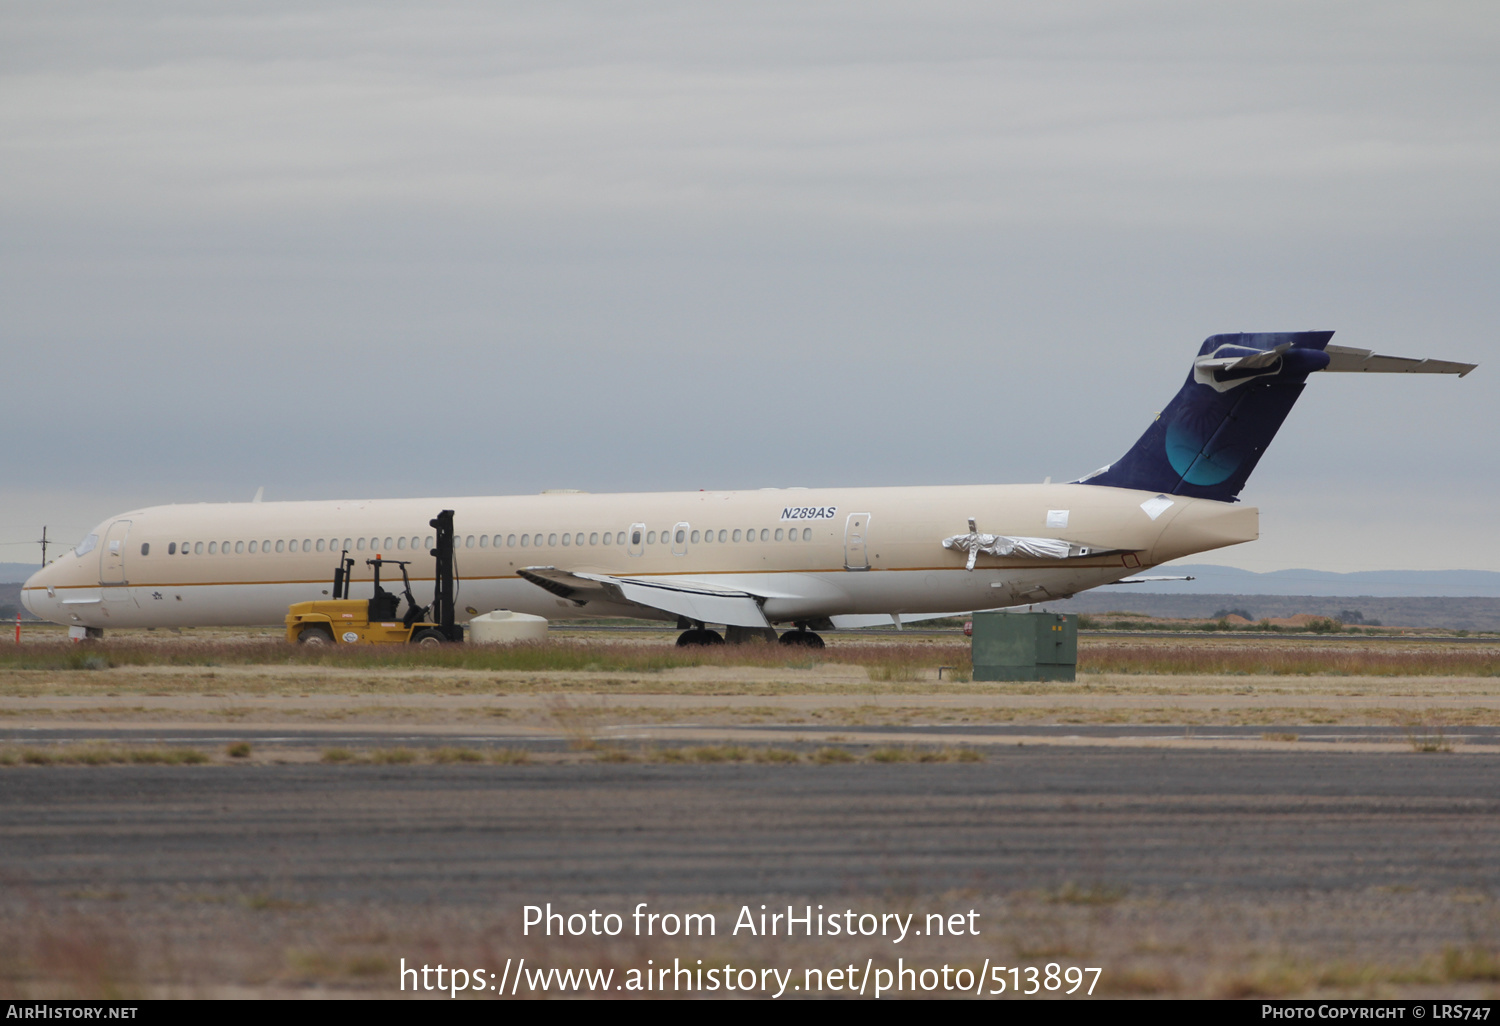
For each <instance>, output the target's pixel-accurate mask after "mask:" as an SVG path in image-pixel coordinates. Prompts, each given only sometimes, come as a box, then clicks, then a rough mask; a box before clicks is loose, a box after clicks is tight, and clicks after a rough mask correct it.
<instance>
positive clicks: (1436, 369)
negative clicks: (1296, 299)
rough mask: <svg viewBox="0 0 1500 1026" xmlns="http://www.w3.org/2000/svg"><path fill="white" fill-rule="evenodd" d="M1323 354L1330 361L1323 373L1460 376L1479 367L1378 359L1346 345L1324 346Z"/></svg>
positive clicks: (1407, 358)
mask: <svg viewBox="0 0 1500 1026" xmlns="http://www.w3.org/2000/svg"><path fill="white" fill-rule="evenodd" d="M1323 352H1325V353H1327V354H1328V355H1329V356H1330V357H1332V359H1331V360H1329V363H1328V366H1327V367H1324V368H1323V369H1324V370H1327V371H1362V372H1364V373H1366V374H1457V375H1458V376H1459V377H1463V376H1464V375H1465V374H1467V373H1469V371H1471V370H1473V369H1474V368H1475V367H1477V366H1479V365H1478V364H1477V363H1455V362H1454V361H1452V360H1418V359H1414V358H1412V357H1409V356H1381V355H1380V354H1379V353H1375V352H1372V351H1371V350H1369V349H1354V348H1352V347H1350V346H1328V347H1326V348H1325V349H1324V350H1323Z"/></svg>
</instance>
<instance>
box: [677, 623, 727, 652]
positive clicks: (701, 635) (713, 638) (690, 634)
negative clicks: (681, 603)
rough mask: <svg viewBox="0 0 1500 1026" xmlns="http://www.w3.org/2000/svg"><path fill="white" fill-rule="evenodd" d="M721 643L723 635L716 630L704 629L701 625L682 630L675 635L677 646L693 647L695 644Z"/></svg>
mask: <svg viewBox="0 0 1500 1026" xmlns="http://www.w3.org/2000/svg"><path fill="white" fill-rule="evenodd" d="M722 644H724V635H722V634H720V633H719V632H718V631H710V630H705V629H703V628H701V627H700V628H695V629H694V630H690V631H683V632H682V633H681V634H679V635H678V636H677V647H678V648H693V647H695V646H702V645H722Z"/></svg>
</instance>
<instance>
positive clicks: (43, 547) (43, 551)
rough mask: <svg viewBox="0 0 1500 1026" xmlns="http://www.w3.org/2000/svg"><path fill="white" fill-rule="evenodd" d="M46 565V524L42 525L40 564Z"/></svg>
mask: <svg viewBox="0 0 1500 1026" xmlns="http://www.w3.org/2000/svg"><path fill="white" fill-rule="evenodd" d="M46 565H47V525H46V524H43V525H42V566H46Z"/></svg>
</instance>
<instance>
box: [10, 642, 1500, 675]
mask: <svg viewBox="0 0 1500 1026" xmlns="http://www.w3.org/2000/svg"><path fill="white" fill-rule="evenodd" d="M830 665H839V666H858V667H863V668H864V669H865V670H866V672H867V673H868V674H869V677H870V679H871V680H879V681H903V680H907V681H909V680H917V679H921V678H922V677H924V676H926V674H927V672H928V671H932V672H935V671H936V670H937V668H938V667H943V668H944V669H945V670H946V671H948V672H947V673H946V674H945V677H946V679H953V680H966V679H968V677H969V676H970V674H971V672H972V663H971V661H970V654H969V646H968V643H967V639H964V638H962V637H959V638H954V639H949V638H944V637H939V638H928V639H924V640H920V641H909V642H908V641H900V640H890V641H887V640H880V641H872V640H868V639H840V640H839V643H838V644H836V645H831V646H830V647H828V648H826V649H823V650H821V651H808V650H806V649H799V648H788V647H783V646H779V645H767V644H750V645H734V646H729V645H725V646H720V647H715V648H677V647H675V645H673V644H671V643H670V642H663V641H660V640H656V639H650V640H641V641H635V642H633V643H621V642H619V641H618V640H595V639H592V638H584V639H571V638H567V639H552V640H548V641H544V642H533V643H526V644H519V645H508V646H473V645H454V646H444V647H440V648H417V647H414V646H407V645H391V646H347V647H344V646H340V647H334V648H306V647H298V646H293V645H286V644H282V643H279V642H276V641H235V640H212V641H197V640H193V641H183V642H181V643H178V644H173V643H170V642H169V643H161V642H159V641H155V640H153V641H149V642H146V641H137V640H119V641H114V640H111V641H107V642H103V643H94V644H89V645H56V644H46V643H41V644H21V645H10V646H0V671H3V670H105V669H111V668H117V667H130V666H137V667H152V666H178V667H216V666H267V667H275V666H316V667H328V668H330V669H333V668H337V669H346V670H351V669H369V670H402V669H410V670H428V671H431V670H467V671H490V672H542V673H545V672H593V673H630V674H653V673H661V672H663V671H668V670H679V669H684V668H692V667H753V668H759V669H768V670H775V669H786V670H808V669H814V668H817V667H820V666H830ZM1078 672H1079V673H1080V674H1154V675H1162V674H1172V675H1192V676H1204V675H1209V676H1221V675H1246V676H1351V677H1361V676H1375V677H1411V676H1426V677H1496V676H1500V645H1495V646H1490V645H1461V644H1452V645H1443V644H1434V643H1427V644H1422V645H1420V646H1417V645H1414V644H1411V643H1406V642H1389V641H1363V640H1353V639H1347V640H1339V641H1331V642H1328V643H1312V642H1307V641H1286V640H1279V639H1273V638H1267V639H1259V638H1255V639H1235V640H1233V641H1222V642H1221V641H1217V640H1211V639H1204V640H1203V641H1197V640H1185V641H1178V640H1175V639H1172V640H1165V641H1163V640H1155V641H1141V642H1134V641H1131V642H1116V641H1109V640H1103V639H1101V640H1097V641H1085V642H1083V643H1081V644H1080V647H1079V655H1078Z"/></svg>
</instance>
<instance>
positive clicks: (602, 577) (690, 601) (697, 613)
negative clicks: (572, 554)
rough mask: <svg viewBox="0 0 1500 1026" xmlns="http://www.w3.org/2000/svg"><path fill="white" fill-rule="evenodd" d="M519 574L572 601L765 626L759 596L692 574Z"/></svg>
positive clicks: (542, 569) (543, 570)
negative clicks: (594, 602) (688, 576)
mask: <svg viewBox="0 0 1500 1026" xmlns="http://www.w3.org/2000/svg"><path fill="white" fill-rule="evenodd" d="M517 573H518V574H519V575H520V576H521V577H523V578H525V579H526V580H528V581H530V582H531V583H532V584H535V585H536V586H537V587H539V588H545V589H546V590H547V591H550V592H552V594H554V595H557V596H560V597H562V598H565V599H571V600H573V601H574V602H579V603H582V602H587V601H588V600H589V599H591V598H594V599H603V600H605V601H609V602H616V603H619V604H621V605H637V606H646V607H647V608H649V609H659V610H661V611H663V612H667V613H672V614H674V615H676V616H682V617H686V618H687V619H689V620H698V621H700V622H702V623H723V624H729V625H731V626H734V627H769V626H771V622H770V621H769V620H767V619H766V614H765V613H763V612H762V611H761V608H760V603H761V600H762V598H763V596H757V595H752V594H751V593H750V592H748V591H739V590H736V589H732V588H723V587H717V586H715V585H712V584H708V583H706V582H703V581H699V580H694V579H690V578H675V577H673V578H661V577H611V576H609V575H608V574H590V573H583V572H581V571H572V570H559V569H558V568H557V567H555V566H528V567H525V568H524V569H522V570H518V571H517Z"/></svg>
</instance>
